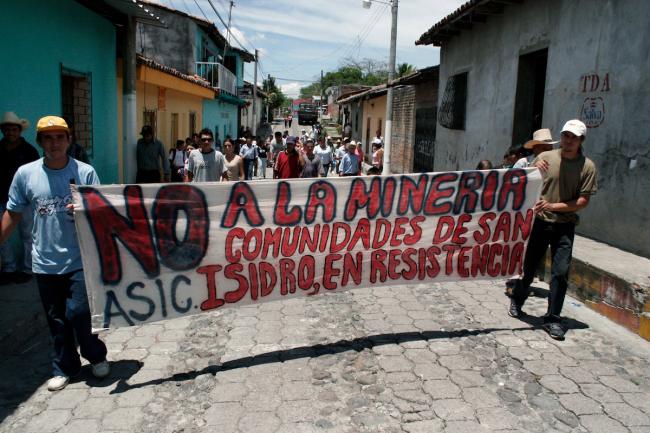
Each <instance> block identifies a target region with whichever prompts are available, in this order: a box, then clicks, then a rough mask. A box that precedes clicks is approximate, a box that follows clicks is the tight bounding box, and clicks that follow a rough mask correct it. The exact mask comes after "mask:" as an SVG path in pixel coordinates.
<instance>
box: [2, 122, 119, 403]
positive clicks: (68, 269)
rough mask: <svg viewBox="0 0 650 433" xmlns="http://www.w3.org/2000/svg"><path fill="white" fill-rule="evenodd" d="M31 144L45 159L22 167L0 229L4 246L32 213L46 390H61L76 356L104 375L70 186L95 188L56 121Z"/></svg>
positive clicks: (91, 173) (76, 366) (75, 369)
mask: <svg viewBox="0 0 650 433" xmlns="http://www.w3.org/2000/svg"><path fill="white" fill-rule="evenodd" d="M36 132H37V135H36V141H37V142H38V144H39V145H40V146H41V147H42V148H43V153H44V155H45V156H44V157H43V158H41V159H38V160H36V161H34V162H31V163H29V164H26V165H23V166H22V167H20V168H19V169H18V171H17V172H16V174H15V176H14V178H13V181H12V183H11V188H10V190H9V201H8V203H7V210H6V211H5V213H4V215H3V216H2V223H1V224H0V228H1V230H0V242H4V241H5V240H6V239H7V238H8V237H9V235H10V234H11V232H12V230H13V229H14V228H15V227H16V226H17V225H18V224H19V223H20V221H21V219H22V217H23V213H22V212H23V211H24V210H26V209H31V214H30V215H29V217H30V218H32V219H33V221H34V225H33V229H32V237H33V240H34V242H33V245H32V268H33V272H34V274H35V275H36V282H37V285H38V289H39V293H40V296H41V301H42V303H43V307H44V308H45V313H46V316H47V322H48V325H49V328H50V333H51V335H52V339H53V341H54V352H55V355H54V360H53V362H52V365H53V367H54V372H53V373H54V375H53V377H52V378H51V379H50V380H49V381H48V384H47V388H48V389H49V390H50V391H57V390H60V389H63V388H65V386H66V385H67V384H68V382H69V381H70V377H72V376H74V375H76V374H77V373H79V371H80V370H81V360H80V359H79V354H78V353H77V349H76V343H75V340H76V342H77V343H78V344H79V347H80V349H81V355H82V356H83V357H84V358H86V359H87V360H88V361H89V362H90V363H91V364H92V372H93V375H95V376H96V377H105V376H107V375H108V373H109V370H110V367H109V364H108V362H107V361H106V352H107V351H106V346H105V345H104V343H103V342H102V341H101V340H99V338H98V337H97V335H95V334H92V333H91V327H90V310H89V307H88V297H87V294H86V284H85V280H84V273H83V269H82V263H81V253H80V250H79V244H78V242H77V233H76V230H75V225H74V218H73V215H72V211H73V208H72V196H71V192H70V184H78V185H97V184H99V179H98V177H97V173H95V170H94V169H93V167H92V166H90V165H88V164H85V163H83V162H81V161H77V160H76V159H73V158H71V157H69V156H68V155H67V149H68V146H69V145H70V130H69V128H68V125H67V124H66V122H65V120H63V119H62V118H60V117H55V116H46V117H43V118H42V119H40V120H39V121H38V125H37V128H36Z"/></svg>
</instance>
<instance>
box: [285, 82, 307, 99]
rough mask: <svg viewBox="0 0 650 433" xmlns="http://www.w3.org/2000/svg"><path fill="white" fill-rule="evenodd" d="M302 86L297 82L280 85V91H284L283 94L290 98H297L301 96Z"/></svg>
mask: <svg viewBox="0 0 650 433" xmlns="http://www.w3.org/2000/svg"><path fill="white" fill-rule="evenodd" d="M301 87H302V85H300V84H299V83H296V82H291V83H286V84H282V85H280V90H282V93H284V94H285V96H289V97H291V98H297V97H298V95H299V94H300V88H301Z"/></svg>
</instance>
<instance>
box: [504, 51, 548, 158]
mask: <svg viewBox="0 0 650 433" xmlns="http://www.w3.org/2000/svg"><path fill="white" fill-rule="evenodd" d="M547 62H548V48H544V49H542V50H538V51H534V52H532V53H528V54H524V55H521V56H519V68H518V71H517V93H516V96H515V112H514V117H513V125H512V145H513V146H521V145H522V144H524V143H525V142H526V141H528V140H530V138H531V137H532V135H533V132H534V131H536V130H538V129H540V128H541V127H542V120H543V119H542V116H543V114H544V91H545V89H546V64H547Z"/></svg>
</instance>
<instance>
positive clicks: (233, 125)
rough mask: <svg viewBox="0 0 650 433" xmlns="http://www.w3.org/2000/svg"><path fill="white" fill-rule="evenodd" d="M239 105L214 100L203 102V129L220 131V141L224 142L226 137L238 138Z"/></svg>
mask: <svg viewBox="0 0 650 433" xmlns="http://www.w3.org/2000/svg"><path fill="white" fill-rule="evenodd" d="M238 113H239V111H238V109H237V105H234V104H229V103H227V102H223V101H219V100H216V99H213V100H211V101H209V100H203V125H202V127H203V128H210V129H211V130H213V131H219V139H220V140H221V141H222V142H223V140H224V139H225V138H226V135H230V136H231V137H232V138H236V137H237V118H238Z"/></svg>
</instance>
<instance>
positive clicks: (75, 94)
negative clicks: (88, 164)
mask: <svg viewBox="0 0 650 433" xmlns="http://www.w3.org/2000/svg"><path fill="white" fill-rule="evenodd" d="M61 81H62V90H63V92H62V93H63V94H62V97H63V115H64V116H66V117H68V118H69V119H71V120H72V127H73V128H74V137H75V140H76V142H77V144H79V145H80V146H81V147H83V148H84V149H85V150H86V152H87V153H88V154H89V155H92V148H93V122H92V95H91V90H90V80H89V79H88V78H87V77H83V76H73V75H65V74H64V75H62V77H61Z"/></svg>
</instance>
